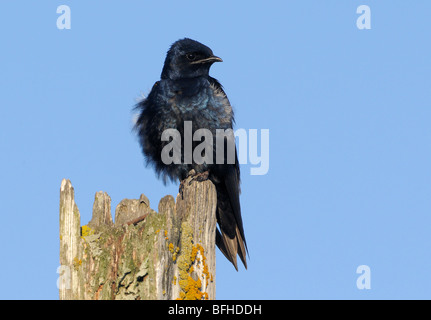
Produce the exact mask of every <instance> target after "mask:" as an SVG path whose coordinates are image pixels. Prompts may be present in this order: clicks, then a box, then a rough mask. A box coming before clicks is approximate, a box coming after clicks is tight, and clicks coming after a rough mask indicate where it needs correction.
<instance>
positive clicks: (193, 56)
mask: <svg viewBox="0 0 431 320" xmlns="http://www.w3.org/2000/svg"><path fill="white" fill-rule="evenodd" d="M186 57H187V59H188V60H190V61H193V60H195V59H196V55H195V54H194V53H188V54H187V55H186Z"/></svg>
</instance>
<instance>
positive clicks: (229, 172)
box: [135, 38, 248, 270]
mask: <svg viewBox="0 0 431 320" xmlns="http://www.w3.org/2000/svg"><path fill="white" fill-rule="evenodd" d="M221 61H222V59H221V58H219V57H217V56H215V55H214V54H213V52H212V50H211V49H210V48H208V47H207V46H205V45H203V44H201V43H199V42H197V41H195V40H191V39H188V38H185V39H181V40H178V41H176V42H175V43H173V44H172V46H171V47H170V49H169V51H168V53H167V55H166V59H165V63H164V66H163V70H162V74H161V79H160V80H159V81H157V82H156V83H155V84H154V86H153V88H152V89H151V92H150V93H149V95H148V96H147V97H146V98H145V99H143V100H142V101H140V102H139V103H138V104H137V106H136V108H137V109H138V110H139V117H138V119H137V121H136V124H135V130H136V132H137V135H138V138H139V142H140V145H141V148H142V152H143V154H144V158H145V160H146V163H147V165H151V166H153V167H154V169H155V171H156V173H157V174H158V176H159V177H161V178H163V180H164V182H165V183H166V181H167V180H168V179H169V180H171V181H174V182H175V181H181V182H182V181H183V180H184V179H186V178H187V177H188V175H189V173H190V172H192V171H191V170H192V169H193V170H194V172H195V173H194V176H196V177H197V179H200V180H203V179H210V180H211V181H212V182H213V183H214V185H215V187H216V190H217V211H216V217H217V223H218V228H217V230H216V244H217V246H218V247H219V249H220V250H221V251H222V253H223V254H224V255H225V256H226V258H227V259H228V260H229V261H230V262H231V263H232V264H233V265H234V266H235V269H236V270H238V265H237V258H236V257H237V255H239V257H240V259H241V261H242V262H243V264H244V266H245V267H246V268H247V261H246V253H248V249H247V244H246V240H245V235H244V229H243V223H242V218H241V207H240V200H239V195H240V169H239V164H238V159H237V154H236V148H235V147H234V149H235V156H234V158H235V159H234V161H232V162H229V161H227V159H226V157H227V156H226V154H227V153H228V152H227V150H226V149H225V150H224V151H225V153H224V160H225V161H224V162H223V163H222V164H220V163H218V162H216V161H214V163H207V162H204V163H197V162H195V160H194V159H192V161H191V162H188V161H184V160H185V156H187V155H184V154H183V153H184V144H185V142H184V143H183V144H181V151H182V152H181V161H179V162H173V163H170V164H165V162H166V161H165V162H164V161H162V150H163V148H164V147H165V146H166V145H167V144H168V143H169V141H163V140H166V139H162V133H163V132H164V131H165V130H166V129H176V130H178V132H179V133H180V134H181V137H183V138H184V131H185V121H191V123H192V130H193V134H194V133H195V132H196V130H198V129H202V128H203V129H208V130H210V131H211V133H212V134H213V141H212V143H213V148H212V149H213V150H214V158H213V159H214V160H215V159H216V155H215V151H216V130H217V129H223V130H227V129H232V126H233V123H234V115H233V111H232V107H231V105H230V102H229V100H228V98H227V96H226V93H225V91H224V90H223V88H222V86H221V84H220V82H219V81H218V80H216V79H214V78H212V77H211V76H210V75H209V70H210V67H211V65H212V64H213V63H214V62H221ZM196 145H197V142H196V141H193V148H194V147H195V146H196Z"/></svg>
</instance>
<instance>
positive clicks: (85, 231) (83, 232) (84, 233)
mask: <svg viewBox="0 0 431 320" xmlns="http://www.w3.org/2000/svg"><path fill="white" fill-rule="evenodd" d="M93 234H94V230H93V229H91V228H90V227H89V226H87V225H85V226H82V227H81V236H82V237H87V236H91V235H93Z"/></svg>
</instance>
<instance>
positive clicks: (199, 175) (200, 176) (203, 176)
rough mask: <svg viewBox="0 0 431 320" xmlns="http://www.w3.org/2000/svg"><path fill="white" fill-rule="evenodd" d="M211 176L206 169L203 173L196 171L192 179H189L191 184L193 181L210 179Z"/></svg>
mask: <svg viewBox="0 0 431 320" xmlns="http://www.w3.org/2000/svg"><path fill="white" fill-rule="evenodd" d="M208 177H209V171H204V172H201V173H196V174H194V175H192V176H191V179H190V181H189V185H191V184H192V182H193V181H197V182H202V181H206V180H208Z"/></svg>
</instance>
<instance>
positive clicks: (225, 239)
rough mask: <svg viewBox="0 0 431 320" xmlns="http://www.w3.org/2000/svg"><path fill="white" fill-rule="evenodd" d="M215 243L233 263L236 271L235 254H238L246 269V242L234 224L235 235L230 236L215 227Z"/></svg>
mask: <svg viewBox="0 0 431 320" xmlns="http://www.w3.org/2000/svg"><path fill="white" fill-rule="evenodd" d="M216 244H217V247H218V248H219V249H220V251H221V252H222V253H223V254H224V256H225V257H226V258H227V259H228V260H229V261H230V262H231V263H232V264H233V265H234V267H235V269H236V270H237V271H238V263H237V260H236V256H237V255H239V257H240V259H241V261H242V263H243V264H244V267H245V268H246V269H247V260H246V244H245V241H244V239H243V238H242V236H241V232H240V231H239V229H238V226H236V232H235V236H234V237H233V238H230V237H229V236H228V235H227V234H226V233H224V232H220V231H219V230H218V229H217V232H216Z"/></svg>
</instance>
